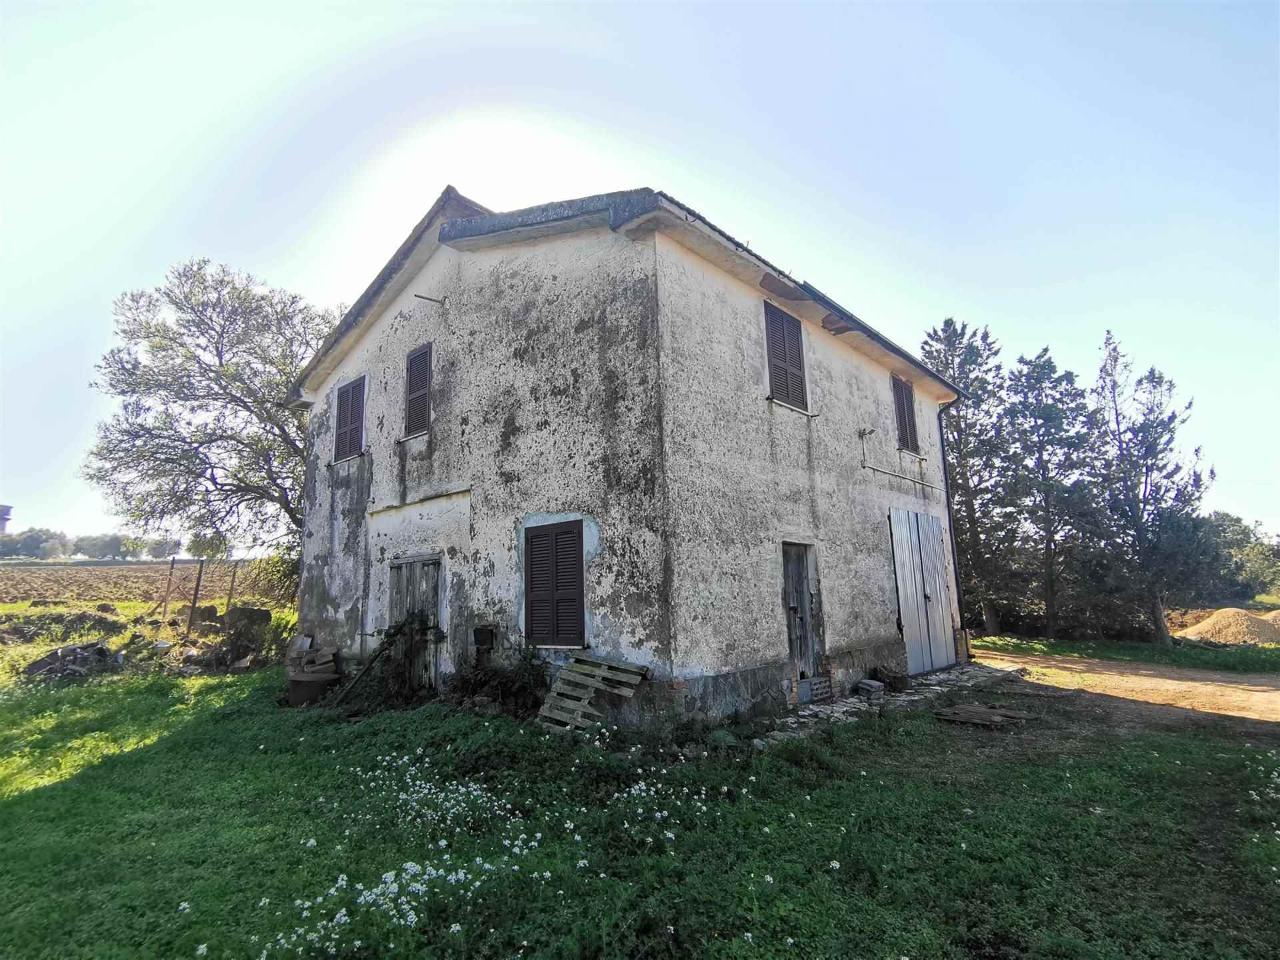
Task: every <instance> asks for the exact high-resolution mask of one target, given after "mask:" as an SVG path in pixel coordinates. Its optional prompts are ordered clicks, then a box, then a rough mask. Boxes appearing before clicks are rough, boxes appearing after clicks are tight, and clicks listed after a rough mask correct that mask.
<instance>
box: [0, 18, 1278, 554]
mask: <svg viewBox="0 0 1280 960" xmlns="http://www.w3.org/2000/svg"><path fill="white" fill-rule="evenodd" d="M0 132H2V134H3V139H2V140H0V243H2V248H0V503H6V504H11V505H12V506H13V508H14V511H13V521H12V522H13V527H11V529H15V528H16V529H21V528H25V527H27V526H44V527H52V528H55V529H61V530H64V531H65V532H67V533H70V534H77V533H92V532H101V531H106V530H110V529H112V528H115V527H117V526H118V521H117V519H116V518H115V517H113V516H112V515H111V513H110V509H109V506H108V505H107V504H106V502H105V501H104V500H103V499H102V498H101V497H100V496H99V494H98V493H97V491H96V490H94V489H93V488H92V487H90V486H89V485H88V484H87V482H86V481H84V480H83V479H82V478H81V475H80V469H81V465H82V464H83V461H84V456H85V452H86V451H87V449H88V447H89V445H90V444H91V443H92V440H93V437H94V429H95V424H96V423H97V422H98V421H100V420H102V419H104V418H105V417H107V416H109V415H110V413H111V411H112V403H111V402H110V401H109V400H108V399H107V398H104V397H102V396H101V395H99V394H98V393H96V392H95V391H94V390H93V389H92V388H91V386H90V382H91V381H92V379H93V377H94V369H93V368H94V364H95V363H96V362H97V360H98V359H99V358H100V357H101V355H102V354H103V353H104V352H105V351H106V350H107V349H109V348H110V346H111V345H112V313H111V305H112V301H113V300H114V299H115V298H116V297H117V296H118V295H119V294H121V293H122V292H124V291H126V290H132V289H140V288H147V287H152V286H155V285H157V284H158V283H159V282H160V281H161V280H162V278H163V275H164V272H165V270H166V269H167V268H168V267H169V266H170V265H171V264H174V263H177V262H179V261H182V260H185V259H188V258H190V257H194V256H203V257H210V258H212V259H214V260H216V261H222V262H225V263H227V264H230V265H232V266H234V267H236V268H237V269H240V270H245V271H248V272H251V273H253V274H254V275H256V276H258V277H260V278H262V279H263V280H264V281H266V282H268V283H270V284H271V285H273V286H278V287H283V288H287V289H290V290H294V291H296V292H298V293H301V294H303V295H304V296H306V297H307V298H308V299H310V300H311V301H313V302H314V303H316V304H318V305H323V306H332V305H339V304H347V303H351V302H352V301H354V300H355V299H356V298H357V297H358V296H359V294H360V293H361V291H362V290H363V289H364V288H365V286H367V284H368V283H369V282H370V281H371V280H372V279H373V277H374V275H375V274H376V273H377V271H378V270H379V269H380V268H381V266H382V265H383V264H384V263H385V262H386V260H387V259H388V257H389V256H390V255H391V253H392V252H393V251H394V250H395V248H396V247H397V246H398V245H399V243H400V242H401V240H402V239H403V238H404V237H405V235H406V234H407V233H408V232H409V230H410V228H411V227H412V226H413V225H414V223H416V221H417V220H418V219H419V218H420V217H421V216H422V214H423V213H424V212H425V211H426V209H427V207H428V206H429V205H430V203H431V202H432V200H433V199H434V198H435V197H436V196H437V195H438V194H439V192H440V190H441V189H442V188H443V187H444V185H445V184H450V183H451V184H453V185H454V186H455V187H457V188H458V189H459V190H460V191H462V192H463V193H464V194H466V195H467V196H470V197H472V198H473V199H475V200H477V201H479V202H480V203H482V204H484V205H486V206H488V207H490V208H491V209H495V210H504V209H514V208H518V207H522V206H528V205H532V204H536V203H542V202H546V201H550V200H559V199H568V198H571V197H577V196H584V195H588V194H592V193H598V192H603V191H608V190H619V189H627V188H632V187H640V186H649V187H654V188H656V189H662V190H666V191H667V192H668V193H671V194H672V195H674V196H675V197H677V198H678V199H680V200H682V201H683V202H685V203H687V204H689V205H690V206H692V207H694V208H695V209H697V210H699V211H700V212H702V213H704V214H705V215H706V216H708V217H709V218H710V219H711V220H712V221H713V222H715V223H716V224H717V225H718V226H721V227H723V228H724V229H726V230H728V231H729V232H730V233H732V234H733V235H735V236H737V237H739V238H740V239H743V240H746V241H748V242H749V243H750V244H751V246H752V248H753V249H754V250H756V251H758V252H760V253H761V254H762V255H764V256H766V257H768V258H769V259H770V260H772V261H773V262H774V263H777V264H778V265H779V266H780V267H782V268H784V269H786V270H788V271H789V272H790V273H791V274H792V275H794V276H796V277H798V278H800V279H804V280H808V281H810V282H812V283H814V284H815V285H816V286H818V287H819V288H821V289H822V290H823V291H825V292H827V293H828V294H830V295H831V296H833V297H835V298H836V299H837V300H838V301H839V302H841V303H842V304H844V305H845V306H847V307H848V308H850V309H852V310H853V311H854V312H855V313H857V314H858V315H859V316H860V317H861V318H863V319H864V320H866V321H867V322H869V323H871V324H872V325H873V326H875V327H877V328H878V329H879V330H881V331H882V332H883V333H885V334H886V335H887V336H889V337H890V338H891V339H893V340H895V341H897V342H898V343H901V344H903V345H905V346H908V347H910V348H911V349H913V350H918V347H919V343H920V340H921V337H922V335H923V333H924V332H925V330H927V329H928V328H929V327H931V326H933V325H935V324H937V323H939V322H941V321H942V320H943V319H944V318H945V317H948V316H954V317H955V318H957V319H958V320H962V321H966V322H968V323H969V324H971V325H978V326H981V325H987V326H989V327H990V328H991V330H992V332H993V334H995V336H996V337H997V339H998V340H999V341H1000V342H1001V344H1002V345H1003V348H1004V356H1005V359H1006V360H1008V361H1012V360H1014V359H1015V358H1016V357H1017V356H1018V355H1019V354H1024V353H1025V354H1028V355H1030V354H1033V353H1034V352H1035V351H1037V350H1038V349H1040V348H1041V347H1042V346H1046V345H1047V346H1049V347H1050V348H1051V349H1052V352H1053V354H1054V356H1055V358H1056V359H1057V360H1058V362H1059V363H1060V365H1062V366H1065V367H1069V368H1071V369H1074V370H1076V371H1077V372H1078V373H1079V374H1080V375H1081V377H1082V378H1083V379H1084V380H1086V381H1090V382H1091V381H1092V379H1093V375H1094V372H1095V370H1096V367H1097V363H1098V359H1099V352H1098V348H1099V346H1100V344H1101V342H1102V338H1103V334H1104V332H1105V331H1106V330H1107V329H1111V330H1113V331H1114V332H1115V334H1116V335H1117V336H1118V337H1119V339H1120V341H1121V343H1122V345H1123V346H1124V348H1125V349H1126V350H1127V351H1129V352H1130V353H1131V354H1132V356H1133V357H1134V360H1135V363H1136V364H1137V365H1138V366H1139V367H1145V366H1148V365H1155V366H1157V367H1159V368H1160V369H1161V370H1163V371H1164V372H1165V373H1167V374H1168V375H1169V376H1171V377H1172V378H1173V379H1174V381H1175V382H1176V383H1177V384H1178V386H1179V390H1180V393H1181V395H1182V396H1183V397H1185V398H1188V399H1192V398H1193V399H1194V401H1195V407H1194V412H1193V415H1192V419H1191V422H1190V424H1189V426H1188V427H1187V428H1186V431H1185V436H1186V438H1187V442H1188V445H1189V446H1194V445H1197V444H1198V445H1201V446H1202V447H1203V449H1204V456H1205V460H1206V462H1207V463H1209V464H1211V465H1213V467H1214V468H1215V469H1216V472H1217V480H1216V482H1215V484H1214V486H1213V488H1212V490H1211V492H1210V494H1209V496H1208V498H1207V503H1206V505H1207V506H1208V507H1209V508H1212V509H1224V510H1230V511H1232V512H1235V513H1238V514H1240V515H1242V516H1244V517H1245V518H1247V519H1249V520H1258V521H1261V522H1263V523H1264V525H1266V526H1267V527H1268V528H1269V529H1270V530H1272V531H1280V444H1277V443H1276V442H1275V424H1276V422H1277V418H1278V417H1280V412H1278V411H1280V20H1278V17H1277V4H1275V3H1259V4H1246V3H1188V4H1183V3H1149V2H1147V3H1120V4H1109V3H1081V4H1055V3H1001V4H996V3H983V4H965V3H954V2H947V3H894V4H888V3H874V4H872V3H865V4H864V3H850V4H816V3H790V4H785V5H770V4H747V3H737V4H728V3H717V4H711V3H704V4H693V3H687V4H680V5H668V4H661V3H647V4H638V3H637V4H621V3H617V4H603V3H596V4H590V5H585V6H570V5H556V4H545V3H519V4H502V5H499V4H485V3H468V4H459V5H429V4H425V3H403V4H402V3H393V2H379V0H362V2H358V3H347V2H342V3H339V2H325V0H311V2H307V3H289V2H278V3H275V2H267V0H259V2H256V3H252V4H244V3H237V2H234V0H230V2H219V3H207V2H201V3H198V4H197V3H184V2H174V0H170V2H164V3H130V2H112V0H99V2H94V3H88V2H83V3H71V2H45V3H34V2H20V0H0Z"/></svg>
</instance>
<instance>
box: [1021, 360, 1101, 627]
mask: <svg viewBox="0 0 1280 960" xmlns="http://www.w3.org/2000/svg"><path fill="white" fill-rule="evenodd" d="M1008 398H1009V399H1008V404H1007V406H1006V407H1005V410H1004V420H1005V429H1006V436H1007V442H1008V460H1007V464H1008V468H1007V472H1006V474H1005V476H1004V487H1003V489H1002V491H1001V493H1000V496H1001V498H1002V499H1003V500H1004V501H1005V502H1008V503H1012V504H1016V506H1017V509H1018V511H1019V513H1020V515H1021V517H1022V520H1023V523H1022V533H1023V546H1024V555H1025V557H1026V558H1027V562H1028V565H1029V566H1030V567H1031V568H1032V569H1034V570H1035V579H1036V580H1037V586H1038V590H1039V594H1040V599H1041V600H1042V602H1043V605H1044V621H1045V633H1046V634H1047V635H1048V636H1050V637H1052V636H1055V635H1056V634H1057V632H1058V629H1059V626H1060V619H1061V618H1060V615H1061V601H1062V594H1063V590H1062V587H1063V576H1062V574H1063V564H1064V559H1065V558H1064V549H1065V547H1066V546H1067V544H1068V542H1069V541H1070V540H1071V539H1072V538H1074V537H1076V536H1077V535H1078V533H1079V530H1080V527H1081V525H1082V522H1083V521H1082V517H1083V515H1084V513H1085V512H1086V511H1087V508H1088V503H1089V497H1088V494H1087V491H1086V486H1087V483H1086V468H1087V466H1088V463H1089V458H1090V446H1091V436H1092V434H1091V431H1090V419H1091V418H1090V411H1089V405H1088V401H1087V396H1086V393H1085V391H1084V390H1083V389H1082V388H1081V387H1079V386H1078V385H1077V384H1076V376H1075V374H1074V373H1072V372H1071V371H1070V370H1059V369H1058V365H1057V364H1056V363H1055V362H1054V360H1053V358H1052V357H1051V356H1050V355H1049V349H1048V347H1046V348H1044V349H1043V350H1041V351H1040V352H1039V353H1037V354H1036V355H1035V356H1034V357H1032V358H1030V359H1028V358H1027V357H1019V358H1018V362H1017V364H1016V365H1015V366H1014V368H1013V370H1011V371H1010V373H1009V380H1008Z"/></svg>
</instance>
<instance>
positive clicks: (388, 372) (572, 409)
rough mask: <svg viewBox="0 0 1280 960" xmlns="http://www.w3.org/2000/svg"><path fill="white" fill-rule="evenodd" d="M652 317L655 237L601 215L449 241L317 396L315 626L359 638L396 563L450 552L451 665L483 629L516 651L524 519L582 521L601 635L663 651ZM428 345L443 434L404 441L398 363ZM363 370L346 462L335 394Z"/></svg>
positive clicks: (309, 551) (595, 628)
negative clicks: (337, 447)
mask: <svg viewBox="0 0 1280 960" xmlns="http://www.w3.org/2000/svg"><path fill="white" fill-rule="evenodd" d="M414 293H421V294H425V295H427V296H431V297H435V298H438V299H439V298H445V299H446V303H445V305H444V306H439V305H436V304H432V303H428V302H425V301H422V300H418V299H415V298H414V297H413V294H414ZM656 311H657V306H656V290H655V281H654V247H653V242H652V240H651V239H650V240H644V241H640V242H636V241H632V240H629V239H627V238H625V237H623V236H621V235H619V234H615V233H612V232H611V231H609V230H608V229H607V228H603V227H601V228H593V229H590V230H586V231H584V232H580V233H575V234H569V235H564V236H558V237H549V238H544V239H541V240H536V241H530V242H527V243H523V244H518V245H514V246H505V247H496V248H491V249H482V250H474V251H470V252H458V251H455V250H452V249H450V248H447V247H442V248H441V249H440V250H439V251H437V253H436V254H435V255H434V257H433V258H432V259H431V260H430V261H428V263H427V264H426V266H425V267H424V268H423V269H422V271H421V272H420V274H419V275H418V276H417V277H416V278H415V279H414V281H413V282H411V283H410V284H409V285H408V287H407V288H406V290H405V291H404V293H403V294H401V295H400V297H399V298H398V300H397V301H396V302H395V304H394V305H393V306H392V308H391V309H390V310H389V311H388V313H387V314H386V315H385V316H384V317H383V318H382V319H381V320H380V321H379V322H378V323H377V324H376V325H375V326H374V327H373V329H372V330H371V331H370V332H369V333H368V334H366V335H365V336H364V337H363V339H361V340H360V341H358V342H357V343H356V344H355V346H354V347H353V348H352V350H351V352H350V353H349V354H348V355H347V356H345V357H344V358H343V360H342V361H341V363H340V364H339V365H338V366H337V368H336V369H335V370H334V371H333V372H332V374H331V375H330V376H329V377H328V379H327V380H326V382H325V383H324V384H323V386H322V387H321V388H320V389H319V390H318V391H317V394H316V398H315V403H314V406H313V407H312V410H311V441H312V449H311V454H310V459H309V462H308V484H307V524H306V531H305V539H304V580H303V589H302V597H301V611H300V613H301V622H302V629H303V631H304V632H308V633H313V634H315V635H317V636H319V637H321V638H323V639H331V640H334V641H337V642H339V643H340V644H342V645H343V646H345V647H346V648H347V649H349V650H353V651H356V650H359V649H360V637H359V634H361V633H365V634H372V633H374V632H375V631H377V630H379V629H384V628H385V627H387V626H388V623H387V607H388V589H389V588H388V564H389V562H390V561H391V560H393V559H395V558H397V557H399V556H405V555H413V554H422V553H426V552H430V551H432V550H439V551H441V552H442V553H443V554H444V560H443V564H444V567H443V574H444V576H443V581H442V582H443V584H444V585H445V586H444V588H443V589H444V599H443V600H442V617H443V621H442V623H443V625H444V626H445V628H446V630H447V634H448V646H447V650H446V655H445V657H444V659H443V661H442V668H443V669H444V670H446V671H447V670H449V669H450V667H451V666H452V665H454V664H457V663H458V662H461V659H462V658H463V657H464V656H465V655H467V652H468V650H469V644H470V641H471V630H472V628H473V627H474V626H476V625H496V626H497V627H498V635H499V643H500V644H505V645H507V646H510V645H513V644H515V643H518V642H519V641H520V639H521V637H522V628H523V615H524V613H523V607H524V595H523V594H524V585H523V564H522V557H521V553H522V550H523V545H524V544H523V530H524V526H525V525H526V524H528V523H538V522H551V521H553V520H556V519H564V518H569V517H573V518H582V519H583V520H584V541H585V546H586V553H587V571H586V574H587V598H586V604H587V630H588V635H589V636H590V638H591V642H592V645H593V646H594V647H596V648H597V649H600V650H603V651H610V650H613V651H616V652H617V653H618V654H620V655H621V656H625V657H627V658H629V659H631V660H633V661H640V662H647V661H649V660H651V659H654V658H658V659H661V657H662V656H665V651H666V638H667V635H668V626H667V620H666V609H667V608H666V605H665V603H663V602H662V596H663V590H664V556H665V546H664V545H665V537H664V533H665V527H664V523H665V515H664V513H663V511H662V503H663V500H664V498H663V497H662V495H661V491H660V482H661V475H662V465H661V453H662V430H661V415H660V410H661V407H660V404H659V402H658V394H657V388H658V359H657V349H658V339H657V330H656ZM426 342H431V343H432V344H433V359H432V367H433V381H432V392H431V429H430V430H429V431H428V432H427V433H426V434H424V435H422V436H418V437H414V438H409V439H404V438H403V406H404V403H403V397H404V374H405V359H406V356H407V354H408V353H409V351H410V350H413V349H414V348H416V347H419V346H421V345H422V344H424V343H426ZM361 374H364V375H366V376H367V377H368V381H367V384H366V395H365V417H364V424H365V448H366V449H365V453H364V455H362V456H361V457H359V458H356V459H354V460H350V461H346V462H344V463H338V464H333V463H332V462H331V461H332V459H333V403H334V394H335V392H336V389H337V387H338V386H340V385H341V384H343V383H346V382H348V381H350V380H351V379H352V378H354V377H356V376H359V375H361ZM369 646H370V647H372V643H369Z"/></svg>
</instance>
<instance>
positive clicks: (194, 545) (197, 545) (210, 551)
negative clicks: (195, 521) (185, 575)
mask: <svg viewBox="0 0 1280 960" xmlns="http://www.w3.org/2000/svg"><path fill="white" fill-rule="evenodd" d="M230 550H231V544H230V543H228V542H227V538H226V537H224V536H223V535H222V534H220V533H217V532H202V533H193V534H192V535H191V536H190V537H189V538H188V539H187V553H189V554H191V555H192V556H193V557H200V558H201V559H203V560H224V559H226V557H227V554H228V553H229V552H230Z"/></svg>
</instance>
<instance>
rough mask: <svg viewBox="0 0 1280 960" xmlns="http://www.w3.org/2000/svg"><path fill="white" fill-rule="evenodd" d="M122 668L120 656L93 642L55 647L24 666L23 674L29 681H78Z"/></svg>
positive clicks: (122, 657) (101, 644) (122, 655)
mask: <svg viewBox="0 0 1280 960" xmlns="http://www.w3.org/2000/svg"><path fill="white" fill-rule="evenodd" d="M122 666H124V654H123V653H112V652H111V650H110V648H108V647H107V645H106V644H104V643H102V642H101V641H98V640H95V641H93V642H92V643H73V644H70V645H69V646H65V647H58V648H57V649H56V650H53V651H50V652H49V653H46V654H45V655H44V656H43V657H41V658H40V659H38V660H34V661H32V662H31V663H29V664H27V668H26V670H25V674H26V676H27V678H28V679H31V680H79V679H82V678H84V677H87V676H91V675H93V674H98V673H107V672H109V671H113V670H119V669H120V668H121V667H122Z"/></svg>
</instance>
